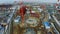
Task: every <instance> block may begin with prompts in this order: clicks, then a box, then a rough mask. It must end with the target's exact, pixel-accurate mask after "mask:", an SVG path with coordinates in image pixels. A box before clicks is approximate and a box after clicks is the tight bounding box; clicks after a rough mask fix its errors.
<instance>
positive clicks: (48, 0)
mask: <svg viewBox="0 0 60 34" xmlns="http://www.w3.org/2000/svg"><path fill="white" fill-rule="evenodd" d="M14 1H17V2H18V1H24V2H50V3H56V2H57V0H0V4H1V3H14Z"/></svg>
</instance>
